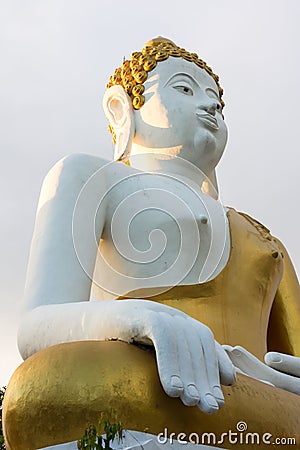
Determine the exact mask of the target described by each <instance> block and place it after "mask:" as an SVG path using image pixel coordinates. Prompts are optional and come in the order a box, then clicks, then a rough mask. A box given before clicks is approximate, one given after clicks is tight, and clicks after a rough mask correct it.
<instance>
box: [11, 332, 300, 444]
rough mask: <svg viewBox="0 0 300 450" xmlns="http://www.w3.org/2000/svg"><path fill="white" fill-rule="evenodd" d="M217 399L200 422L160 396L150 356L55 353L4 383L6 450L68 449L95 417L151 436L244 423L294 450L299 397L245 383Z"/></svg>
mask: <svg viewBox="0 0 300 450" xmlns="http://www.w3.org/2000/svg"><path fill="white" fill-rule="evenodd" d="M223 392H224V396H225V406H224V407H223V408H222V409H221V410H220V411H219V412H218V413H217V414H214V415H207V414H204V413H202V412H201V411H200V410H199V409H198V408H197V407H186V406H184V405H183V404H182V402H181V400H179V399H174V398H170V397H168V396H167V395H166V394H165V393H164V391H163V389H162V387H161V384H160V381H159V377H158V373H157V366H156V361H155V355H154V353H153V352H151V351H147V350H143V349H140V348H138V347H136V346H134V345H130V344H126V343H122V342H118V341H110V342H107V341H105V342H100V341H84V342H73V343H67V344H60V345H56V346H53V347H49V348H47V349H45V350H43V351H41V352H38V353H36V354H35V355H33V356H31V357H30V358H29V359H28V360H26V361H25V362H24V363H23V364H22V365H21V366H20V367H19V368H18V369H17V370H16V372H15V373H14V375H13V377H12V378H11V380H10V383H9V386H8V389H7V393H6V396H5V403H4V411H3V413H4V417H5V419H4V420H5V423H4V427H5V434H6V439H7V444H8V448H10V449H13V450H25V449H36V448H41V447H46V446H50V445H55V444H59V443H63V442H70V441H75V440H77V439H79V438H80V437H81V436H82V435H83V433H84V430H85V428H86V425H87V423H94V424H97V423H98V420H99V417H100V414H101V412H103V413H104V414H105V415H106V416H107V417H108V418H113V419H117V420H119V421H121V422H122V425H123V428H124V429H133V430H139V431H147V432H149V433H152V434H159V433H161V432H163V431H164V430H165V428H167V429H168V432H169V433H172V432H175V433H176V435H177V434H178V433H180V432H182V433H186V435H189V434H191V433H197V434H198V435H201V434H202V433H205V432H206V433H208V432H214V433H215V434H216V435H217V436H220V435H221V434H222V433H225V432H228V431H229V430H232V432H236V431H237V429H236V424H237V423H238V422H240V421H243V422H246V423H247V425H248V430H247V431H248V432H256V433H259V434H260V435H261V436H262V435H263V434H264V433H270V434H272V435H273V436H274V437H282V436H290V437H296V438H297V444H298V445H300V426H299V418H298V417H299V409H300V397H299V396H297V395H294V394H291V393H289V392H286V391H283V390H281V389H278V388H275V387H272V386H269V385H266V384H265V383H262V382H259V381H256V380H253V379H251V378H248V377H245V376H238V380H237V383H236V385H234V386H232V387H224V388H223ZM225 448H231V447H230V445H229V444H228V441H227V442H226V446H225ZM232 448H236V446H234V445H233V446H232ZM252 448H255V446H252ZM257 448H258V447H257ZM259 448H262V446H261V445H260V446H259Z"/></svg>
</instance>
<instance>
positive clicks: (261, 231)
mask: <svg viewBox="0 0 300 450" xmlns="http://www.w3.org/2000/svg"><path fill="white" fill-rule="evenodd" d="M228 209H229V211H230V213H231V214H232V215H237V216H238V217H241V218H244V219H245V220H246V221H247V222H248V223H250V224H251V225H252V227H254V228H255V229H256V230H257V231H258V232H259V234H260V235H261V236H262V237H263V238H265V239H267V240H274V237H273V236H272V235H271V232H270V230H269V228H267V227H266V226H265V225H264V224H262V223H261V222H259V221H258V220H257V219H255V218H254V217H252V216H250V215H249V214H246V213H245V212H242V211H236V210H235V209H234V208H228Z"/></svg>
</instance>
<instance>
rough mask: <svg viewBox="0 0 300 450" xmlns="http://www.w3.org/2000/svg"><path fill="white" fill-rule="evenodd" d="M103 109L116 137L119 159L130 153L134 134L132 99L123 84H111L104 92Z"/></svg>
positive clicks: (116, 159)
mask: <svg viewBox="0 0 300 450" xmlns="http://www.w3.org/2000/svg"><path fill="white" fill-rule="evenodd" d="M103 109H104V112H105V115H106V118H107V120H108V121H109V124H110V125H111V127H112V128H113V130H114V133H115V137H116V144H115V154H114V159H115V161H118V160H120V159H123V158H125V157H126V156H128V155H129V154H130V150H131V144H132V139H133V136H134V131H135V126H134V113H133V106H132V101H131V99H130V97H129V95H128V94H127V93H126V92H125V90H124V89H123V87H122V86H120V85H115V86H111V87H110V88H109V89H107V91H106V92H105V94H104V97H103Z"/></svg>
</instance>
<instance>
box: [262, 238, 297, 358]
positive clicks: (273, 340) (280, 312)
mask: <svg viewBox="0 0 300 450" xmlns="http://www.w3.org/2000/svg"><path fill="white" fill-rule="evenodd" d="M277 243H278V245H279V246H280V248H281V251H282V253H283V255H284V258H283V261H284V271H283V276H282V279H281V282H280V284H279V287H278V289H277V293H276V296H275V299H274V303H273V306H272V310H271V314H270V320H269V328H268V350H269V351H277V352H281V353H287V354H289V355H293V356H298V357H300V286H299V282H298V279H297V275H296V272H295V269H294V267H293V264H292V261H291V259H290V257H289V255H288V252H287V251H286V249H285V247H284V246H283V245H282V244H281V242H280V241H277Z"/></svg>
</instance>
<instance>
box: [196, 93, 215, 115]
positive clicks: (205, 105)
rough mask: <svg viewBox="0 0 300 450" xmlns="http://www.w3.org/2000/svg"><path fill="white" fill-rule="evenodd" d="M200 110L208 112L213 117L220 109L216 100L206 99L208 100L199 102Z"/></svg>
mask: <svg viewBox="0 0 300 450" xmlns="http://www.w3.org/2000/svg"><path fill="white" fill-rule="evenodd" d="M198 108H199V109H200V110H201V109H202V110H203V111H206V112H207V113H208V114H211V115H212V116H215V115H216V110H217V108H218V103H217V101H216V100H214V99H213V98H209V97H208V98H206V99H203V98H202V99H201V101H200V102H199V106H198Z"/></svg>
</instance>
